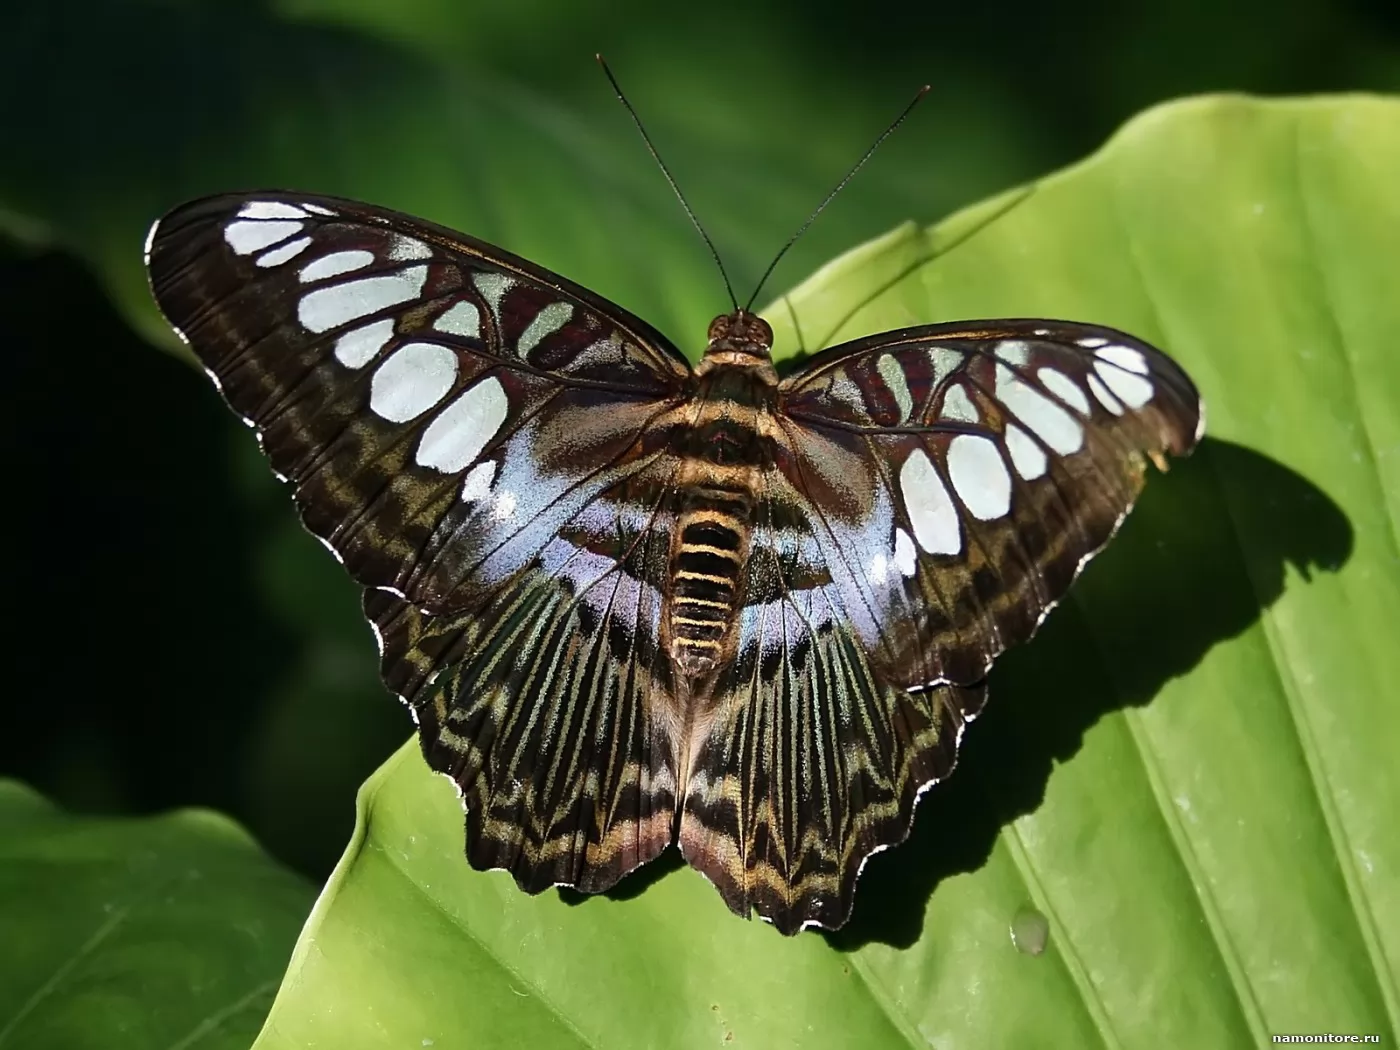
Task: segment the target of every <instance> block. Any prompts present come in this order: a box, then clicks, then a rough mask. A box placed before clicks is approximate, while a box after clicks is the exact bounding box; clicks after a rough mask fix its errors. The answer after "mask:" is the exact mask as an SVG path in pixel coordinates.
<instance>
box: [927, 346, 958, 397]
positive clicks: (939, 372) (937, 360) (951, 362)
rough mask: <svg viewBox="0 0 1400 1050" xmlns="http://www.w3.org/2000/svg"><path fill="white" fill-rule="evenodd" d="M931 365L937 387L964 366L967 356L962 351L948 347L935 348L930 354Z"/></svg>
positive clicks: (934, 383) (934, 384)
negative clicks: (954, 371) (955, 370)
mask: <svg viewBox="0 0 1400 1050" xmlns="http://www.w3.org/2000/svg"><path fill="white" fill-rule="evenodd" d="M928 359H929V364H931V365H932V366H933V383H932V385H933V386H935V387H937V386H938V384H939V383H941V382H943V380H945V379H947V378H948V377H949V376H950V375H952V374H953V370H954V369H955V368H958V367H959V366H961V365H962V363H963V361H964V360H965V359H966V355H965V354H964V353H963V352H962V351H961V350H954V349H953V348H952V347H948V346H935V347H934V348H933V349H932V350H930V351H929V352H928Z"/></svg>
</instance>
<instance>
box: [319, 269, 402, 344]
mask: <svg viewBox="0 0 1400 1050" xmlns="http://www.w3.org/2000/svg"><path fill="white" fill-rule="evenodd" d="M427 280H428V268H427V267H426V266H410V267H408V269H406V270H401V271H399V272H398V273H388V274H383V275H381V276H377V277H361V278H359V279H358V280H355V281H342V282H341V283H339V284H328V285H324V286H323V287H320V288H313V289H312V290H311V291H309V292H307V293H306V294H305V295H303V296H302V297H301V302H300V303H298V304H297V317H298V318H299V319H300V321H301V323H302V324H303V325H305V326H306V328H307V329H309V330H310V331H312V332H325V331H328V330H329V329H332V328H335V327H336V326H337V325H342V324H344V323H345V322H346V321H353V320H354V319H355V318H357V317H364V316H365V315H366V314H372V313H378V312H379V311H380V310H383V309H386V308H387V307H390V306H397V305H398V304H399V303H406V302H408V301H409V300H410V299H416V298H418V296H419V295H421V294H422V293H423V285H424V284H425V283H426V282H427Z"/></svg>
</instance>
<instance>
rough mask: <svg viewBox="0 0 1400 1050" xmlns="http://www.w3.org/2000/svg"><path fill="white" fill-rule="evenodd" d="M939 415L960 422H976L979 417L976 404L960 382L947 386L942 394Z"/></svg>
mask: <svg viewBox="0 0 1400 1050" xmlns="http://www.w3.org/2000/svg"><path fill="white" fill-rule="evenodd" d="M941 415H942V416H943V418H944V419H955V420H957V421H959V422H961V423H976V422H977V421H978V420H979V419H980V418H981V416H979V415H978V414H977V406H976V405H974V404H973V403H972V398H970V397H968V396H967V389H966V388H965V387H964V386H963V385H962V384H961V383H954V384H952V385H951V386H949V387H948V392H947V393H945V394H944V395H943V411H942V413H941Z"/></svg>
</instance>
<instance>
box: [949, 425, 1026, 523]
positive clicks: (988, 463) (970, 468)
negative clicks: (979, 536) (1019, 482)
mask: <svg viewBox="0 0 1400 1050" xmlns="http://www.w3.org/2000/svg"><path fill="white" fill-rule="evenodd" d="M948 477H949V479H950V480H951V481H952V482H953V488H955V489H956V490H957V492H958V497H959V498H960V499H961V500H962V501H963V505H964V506H966V507H967V509H968V513H970V514H972V515H973V517H976V518H981V519H982V520H983V521H990V520H991V519H992V518H1000V517H1001V516H1002V515H1004V514H1005V513H1006V512H1007V511H1009V510H1010V509H1011V474H1010V473H1009V472H1008V471H1007V469H1006V464H1005V463H1004V462H1003V461H1002V458H1001V453H1000V452H998V451H997V447H996V445H995V444H993V443H992V441H991V440H990V439H988V438H984V437H975V436H973V435H971V434H959V435H958V436H957V437H955V438H953V440H952V441H951V442H950V443H949V445H948Z"/></svg>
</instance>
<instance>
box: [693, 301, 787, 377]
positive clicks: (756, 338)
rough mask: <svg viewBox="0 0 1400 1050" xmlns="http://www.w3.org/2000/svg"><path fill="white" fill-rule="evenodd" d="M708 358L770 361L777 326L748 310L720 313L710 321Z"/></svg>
mask: <svg viewBox="0 0 1400 1050" xmlns="http://www.w3.org/2000/svg"><path fill="white" fill-rule="evenodd" d="M707 338H708V339H709V345H708V346H706V347H705V359H706V360H707V361H711V362H713V363H714V364H738V365H756V364H766V363H767V362H768V361H769V360H770V359H771V355H772V350H773V329H772V328H770V327H769V326H768V322H767V321H765V320H764V319H763V318H761V317H759V316H758V315H757V314H751V313H749V312H748V311H747V310H735V311H734V312H733V313H732V314H720V315H719V316H718V317H716V318H715V319H714V320H713V321H711V322H710V331H709V335H708V337H707Z"/></svg>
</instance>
